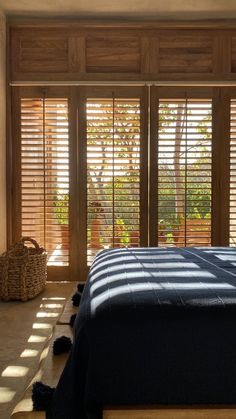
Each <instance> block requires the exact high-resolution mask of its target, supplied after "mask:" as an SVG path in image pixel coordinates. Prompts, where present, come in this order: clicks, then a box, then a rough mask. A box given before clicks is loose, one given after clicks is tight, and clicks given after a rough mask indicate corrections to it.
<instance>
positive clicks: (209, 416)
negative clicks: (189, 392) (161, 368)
mask: <svg viewBox="0 0 236 419" xmlns="http://www.w3.org/2000/svg"><path fill="white" fill-rule="evenodd" d="M103 419H236V407H233V406H232V407H218V408H214V407H204V408H202V407H197V406H196V407H181V406H180V407H156V408H150V409H148V408H145V407H144V408H137V407H136V408H133V409H132V408H131V409H128V408H123V409H122V408H121V409H115V408H114V409H112V408H111V409H104V411H103Z"/></svg>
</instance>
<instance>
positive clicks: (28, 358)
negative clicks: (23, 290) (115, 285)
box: [0, 282, 75, 419]
mask: <svg viewBox="0 0 236 419" xmlns="http://www.w3.org/2000/svg"><path fill="white" fill-rule="evenodd" d="M74 288H75V283H69V282H63V283H48V284H47V286H46V289H45V290H44V291H43V292H42V293H41V294H40V295H39V296H37V297H36V298H35V299H33V300H30V301H27V302H24V303H22V302H0V331H1V337H0V418H1V419H9V418H10V417H11V413H12V411H13V409H14V407H15V406H16V404H17V403H18V401H19V400H20V399H21V398H22V396H23V394H24V392H25V390H26V388H27V387H28V385H29V384H30V382H31V380H32V379H33V377H34V376H35V374H36V372H37V370H38V367H39V364H40V362H41V361H42V356H44V349H45V348H46V346H47V345H48V342H49V340H50V338H51V336H52V334H53V332H54V329H55V325H56V323H57V322H60V318H61V315H62V313H63V310H64V306H65V305H66V302H67V300H68V299H69V297H70V296H71V294H72V293H73V291H74ZM67 304H68V303H67ZM69 304H70V303H69ZM63 316H65V315H64V314H63ZM63 323H64V321H63Z"/></svg>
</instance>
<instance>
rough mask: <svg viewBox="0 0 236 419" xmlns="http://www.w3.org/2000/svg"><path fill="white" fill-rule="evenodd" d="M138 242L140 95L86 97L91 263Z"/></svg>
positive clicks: (88, 228)
mask: <svg viewBox="0 0 236 419" xmlns="http://www.w3.org/2000/svg"><path fill="white" fill-rule="evenodd" d="M139 243H140V99H117V98H115V99H88V101H87V261H88V265H90V264H91V262H92V260H93V257H94V256H95V254H96V253H97V252H98V251H99V250H101V249H103V248H109V247H122V246H139Z"/></svg>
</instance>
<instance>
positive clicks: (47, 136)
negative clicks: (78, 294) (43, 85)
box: [20, 97, 69, 266]
mask: <svg viewBox="0 0 236 419" xmlns="http://www.w3.org/2000/svg"><path fill="white" fill-rule="evenodd" d="M20 123H21V144H20V148H21V234H22V235H23V236H31V237H33V238H34V239H36V240H37V241H38V242H39V243H40V245H41V246H43V247H45V248H46V249H47V251H48V264H49V265H59V266H61V265H68V262H69V228H68V224H69V134H68V100H67V99H64V98H62V99H58V98H51V99H50V98H37V97H36V98H33V97H32V98H22V99H21V113H20Z"/></svg>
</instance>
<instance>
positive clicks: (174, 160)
mask: <svg viewBox="0 0 236 419" xmlns="http://www.w3.org/2000/svg"><path fill="white" fill-rule="evenodd" d="M157 107H158V110H157V109H156V121H155V124H156V127H158V130H157V136H156V137H154V138H153V139H152V142H155V143H156V144H154V147H153V149H154V150H156V154H155V155H154V156H153V157H151V158H152V159H155V164H156V166H157V170H156V177H155V178H153V177H152V183H153V184H152V189H151V190H152V194H153V195H156V196H154V200H155V202H156V203H157V205H156V207H155V209H154V211H155V217H156V231H155V232H154V233H153V236H154V237H155V236H156V239H157V240H156V242H158V245H159V246H198V245H200V246H201V245H210V244H211V181H212V179H211V157H212V153H211V143H212V103H211V99H202V98H201V99H198V98H196V99H195V98H174V99H171V98H163V99H162V98H160V99H159V101H158V102H157V101H156V108H157ZM151 200H152V197H151Z"/></svg>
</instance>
